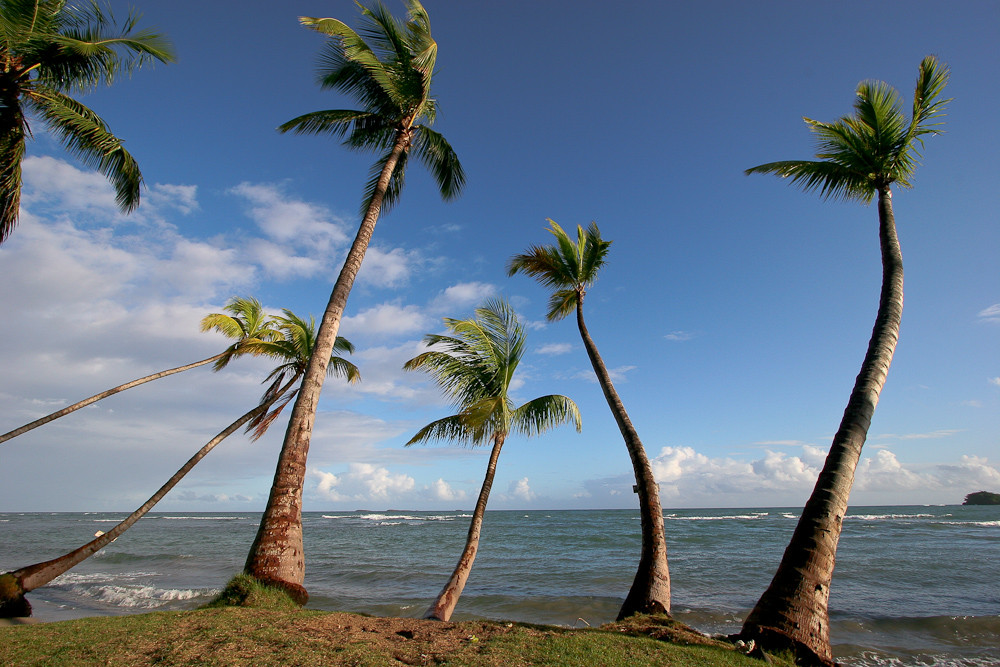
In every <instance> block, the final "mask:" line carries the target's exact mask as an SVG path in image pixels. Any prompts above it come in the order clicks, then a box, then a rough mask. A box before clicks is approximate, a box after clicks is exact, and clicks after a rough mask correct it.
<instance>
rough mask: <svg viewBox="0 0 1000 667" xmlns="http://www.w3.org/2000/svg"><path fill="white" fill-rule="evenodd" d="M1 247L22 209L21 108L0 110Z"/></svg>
mask: <svg viewBox="0 0 1000 667" xmlns="http://www.w3.org/2000/svg"><path fill="white" fill-rule="evenodd" d="M0 121H2V123H3V126H2V127H0V243H3V242H4V241H5V240H7V237H9V236H10V235H11V232H13V231H14V227H15V226H17V220H18V214H19V213H20V207H21V160H23V159H24V149H25V145H24V143H25V127H26V126H25V121H24V115H23V114H22V113H21V110H20V108H12V107H7V108H5V109H0Z"/></svg>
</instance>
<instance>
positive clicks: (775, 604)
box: [740, 187, 903, 665]
mask: <svg viewBox="0 0 1000 667" xmlns="http://www.w3.org/2000/svg"><path fill="white" fill-rule="evenodd" d="M878 212H879V242H880V245H881V249H882V293H881V297H880V299H879V308H878V316H877V317H876V319H875V326H874V329H873V330H872V336H871V340H870V341H869V343H868V352H867V354H866V355H865V360H864V363H863V364H862V366H861V372H860V373H859V374H858V377H857V379H856V380H855V383H854V390H853V391H852V392H851V398H850V400H849V401H848V403H847V408H846V409H845V410H844V416H843V418H842V420H841V422H840V428H839V429H838V431H837V434H836V435H835V436H834V438H833V444H832V445H831V446H830V453H829V454H828V455H827V458H826V462H825V463H824V464H823V470H822V472H820V474H819V478H818V479H817V480H816V486H815V488H814V489H813V492H812V495H811V496H810V497H809V500H808V502H807V503H806V506H805V508H804V509H803V510H802V516H801V517H800V518H799V522H798V524H797V525H796V527H795V532H794V534H793V535H792V539H791V541H790V542H789V543H788V546H787V547H786V548H785V553H784V556H782V559H781V564H780V565H779V566H778V571H777V572H776V573H775V575H774V579H772V581H771V585H770V586H769V587H768V589H767V591H765V592H764V594H763V595H762V596H761V598H760V600H758V601H757V605H756V606H755V607H754V608H753V610H752V611H751V612H750V615H749V616H747V619H746V621H745V622H744V624H743V629H742V631H741V632H740V636H741V637H742V638H744V639H755V640H757V642H758V643H759V644H761V645H762V646H764V647H765V648H771V649H775V650H784V649H791V650H792V651H793V652H795V654H796V656H797V657H798V660H799V664H805V665H832V664H834V663H833V655H832V652H831V650H830V631H829V614H828V609H827V603H828V601H829V598H830V582H831V581H832V579H833V567H834V562H835V560H836V553H837V542H838V541H839V539H840V531H841V528H842V522H843V519H844V514H845V512H846V511H847V500H848V496H849V495H850V492H851V486H852V485H853V483H854V472H855V470H856V469H857V466H858V461H859V459H860V458H861V448H862V446H863V445H864V444H865V438H866V437H867V435H868V427H869V426H870V425H871V420H872V416H873V415H874V413H875V406H876V404H877V403H878V398H879V393H880V392H881V391H882V387H883V385H884V384H885V379H886V375H887V374H888V372H889V364H890V363H891V362H892V355H893V352H894V351H895V349H896V341H897V340H898V339H899V323H900V318H901V316H902V313H903V257H902V254H901V253H900V250H899V239H898V238H897V236H896V222H895V219H894V217H893V213H892V193H891V192H890V190H889V188H888V187H884V188H880V189H879V200H878Z"/></svg>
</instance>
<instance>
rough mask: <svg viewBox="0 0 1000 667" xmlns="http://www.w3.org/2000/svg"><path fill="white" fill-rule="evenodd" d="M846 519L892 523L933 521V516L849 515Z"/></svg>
mask: <svg viewBox="0 0 1000 667" xmlns="http://www.w3.org/2000/svg"><path fill="white" fill-rule="evenodd" d="M844 518H845V519H855V520H857V521H891V520H894V519H932V518H934V515H933V514H848V515H847V516H846V517H844Z"/></svg>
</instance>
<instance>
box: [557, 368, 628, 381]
mask: <svg viewBox="0 0 1000 667" xmlns="http://www.w3.org/2000/svg"><path fill="white" fill-rule="evenodd" d="M636 368H638V367H637V366H618V367H617V368H609V369H608V375H609V376H610V377H611V381H612V382H618V383H622V382H627V381H628V378H627V377H625V374H626V373H628V372H629V371H634V370H635V369H636ZM572 377H574V378H576V379H577V380H586V381H587V382H597V375H596V374H595V373H594V371H593V369H588V370H585V371H579V372H577V373H574V374H573V376H572Z"/></svg>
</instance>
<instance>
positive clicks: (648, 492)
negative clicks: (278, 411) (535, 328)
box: [507, 219, 670, 620]
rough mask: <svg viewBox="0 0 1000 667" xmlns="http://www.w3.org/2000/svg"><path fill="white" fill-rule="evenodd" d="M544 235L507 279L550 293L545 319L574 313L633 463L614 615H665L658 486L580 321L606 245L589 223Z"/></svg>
mask: <svg viewBox="0 0 1000 667" xmlns="http://www.w3.org/2000/svg"><path fill="white" fill-rule="evenodd" d="M549 224H550V225H551V227H550V228H549V230H548V231H549V232H550V233H551V234H552V235H553V236H555V237H556V243H555V245H542V246H532V247H531V248H529V249H528V252H526V253H524V254H520V255H515V256H514V257H512V258H511V260H510V262H509V263H508V264H507V273H508V275H511V276H513V275H514V274H516V273H526V274H528V275H529V276H533V277H534V278H536V279H537V280H538V281H539V282H540V283H542V284H543V285H545V286H546V287H551V288H552V289H553V290H554V291H553V293H552V296H551V297H550V299H549V311H548V313H547V314H546V317H547V318H548V319H549V320H560V319H562V318H564V317H566V316H567V315H569V314H570V313H572V312H574V311H576V325H577V328H578V329H579V330H580V336H581V337H582V338H583V345H584V347H585V348H586V349H587V356H589V357H590V363H591V365H592V366H593V367H594V373H596V374H597V381H598V383H599V384H600V385H601V390H602V391H603V392H604V398H605V400H607V402H608V407H610V408H611V414H613V415H614V417H615V421H616V422H618V430H620V431H621V434H622V438H624V439H625V448H626V449H627V450H628V454H629V457H630V458H631V459H632V469H633V471H634V473H635V485H636V486H635V489H636V493H637V494H638V495H639V514H640V517H641V524H642V550H641V552H640V556H639V567H638V569H637V571H636V573H635V579H634V580H633V581H632V588H631V589H630V590H629V593H628V595H627V596H626V597H625V602H624V604H623V605H622V608H621V610H620V611H619V612H618V619H619V620H621V619H623V618H625V617H627V616H631V615H633V614H639V613H642V614H651V613H666V614H669V613H670V571H669V569H668V567H667V543H666V537H665V535H664V529H663V508H662V506H661V505H660V487H659V485H658V484H657V483H656V479H655V478H654V477H653V469H652V467H651V466H650V465H649V457H647V456H646V450H645V448H644V447H643V446H642V441H641V440H640V439H639V434H638V433H637V432H636V430H635V427H634V426H633V425H632V420H631V419H629V416H628V412H626V411H625V405H624V404H623V403H622V401H621V398H620V397H619V396H618V392H617V391H615V385H614V384H613V383H612V382H611V374H610V373H608V369H607V367H606V366H605V365H604V359H602V358H601V355H600V353H599V352H598V351H597V345H596V344H595V343H594V339H593V338H591V337H590V332H589V331H588V330H587V325H586V323H585V322H584V320H583V298H584V296H585V295H586V294H587V288H588V287H590V286H591V285H593V284H594V281H596V280H597V272H598V271H600V269H601V267H602V266H603V265H604V260H605V257H606V256H607V254H608V249H609V248H610V246H611V241H605V240H603V239H602V238H601V232H600V230H599V229H598V228H597V223H594V222H592V223H590V226H589V227H588V228H587V231H586V232H584V230H583V227H582V226H580V225H577V228H576V232H577V234H576V235H577V240H576V242H575V243H574V242H573V241H572V240H571V239H570V237H569V235H568V234H567V233H566V232H565V231H563V229H562V227H560V226H559V225H558V224H556V222H555V221H554V220H552V219H549Z"/></svg>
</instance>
